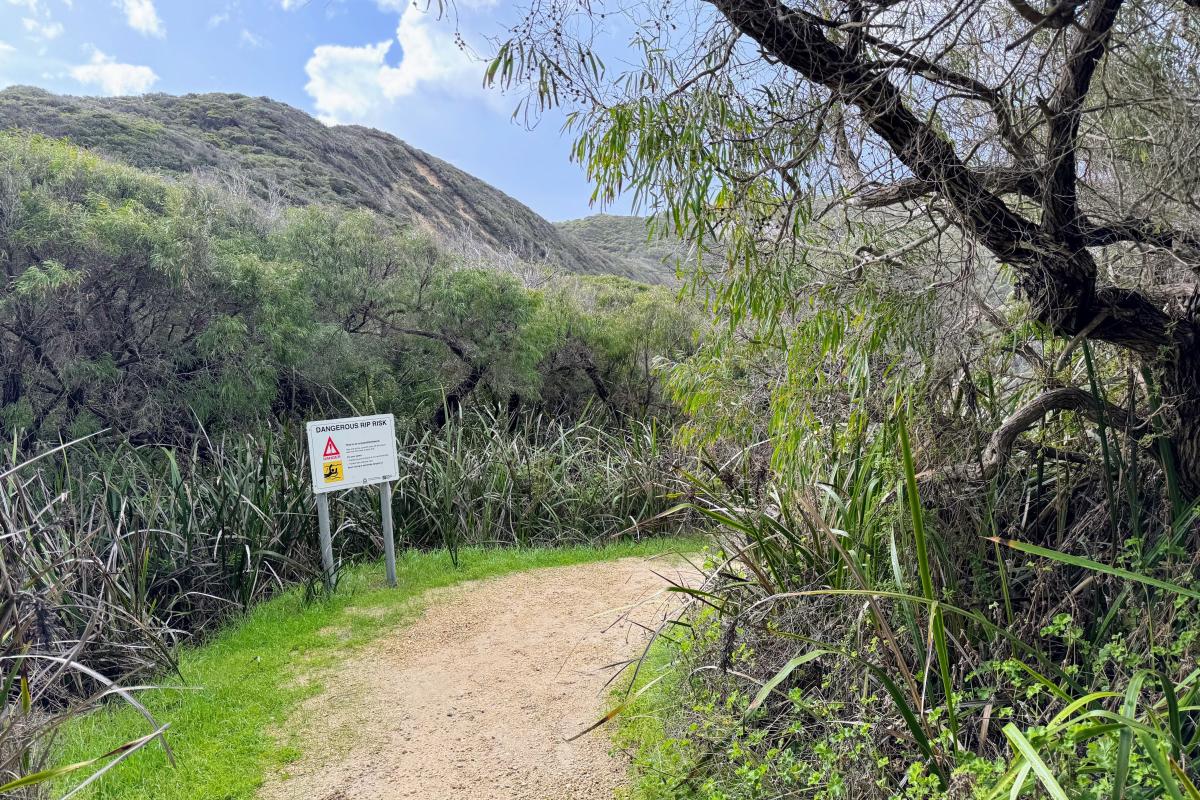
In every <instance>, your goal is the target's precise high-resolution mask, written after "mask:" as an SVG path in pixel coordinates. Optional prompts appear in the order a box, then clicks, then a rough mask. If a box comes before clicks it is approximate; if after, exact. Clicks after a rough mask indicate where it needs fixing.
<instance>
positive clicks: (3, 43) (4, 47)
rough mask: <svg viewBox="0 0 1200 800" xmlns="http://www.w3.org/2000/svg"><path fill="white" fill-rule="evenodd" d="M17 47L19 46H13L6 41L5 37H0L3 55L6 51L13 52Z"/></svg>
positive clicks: (0, 52) (0, 53)
mask: <svg viewBox="0 0 1200 800" xmlns="http://www.w3.org/2000/svg"><path fill="white" fill-rule="evenodd" d="M16 49H17V48H15V47H13V46H12V45H11V44H9V43H8V42H6V41H4V40H3V39H0V55H3V54H4V53H11V52H13V51H14V50H16Z"/></svg>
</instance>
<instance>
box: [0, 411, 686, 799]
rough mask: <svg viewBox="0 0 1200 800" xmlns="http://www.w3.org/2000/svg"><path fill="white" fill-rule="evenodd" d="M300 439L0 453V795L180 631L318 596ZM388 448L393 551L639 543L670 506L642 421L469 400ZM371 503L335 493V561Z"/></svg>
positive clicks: (354, 545) (190, 633)
mask: <svg viewBox="0 0 1200 800" xmlns="http://www.w3.org/2000/svg"><path fill="white" fill-rule="evenodd" d="M302 437H303V431H302V430H300V429H295V428H290V427H281V428H276V429H271V430H266V431H263V432H261V433H259V434H256V435H253V436H228V437H224V438H221V439H217V440H209V439H200V440H198V441H197V442H196V443H195V444H194V445H193V446H192V448H191V449H189V450H187V451H180V450H175V449H171V448H163V447H133V446H130V445H128V444H125V443H121V442H115V443H110V442H106V441H105V440H104V439H103V437H95V438H92V439H90V440H88V441H85V442H78V443H75V444H73V445H72V446H69V447H63V448H59V449H57V450H55V451H54V452H50V453H48V454H47V455H46V456H45V457H41V458H39V459H37V460H36V461H34V462H25V463H18V462H17V461H16V458H15V455H14V453H15V450H14V451H12V452H10V454H9V457H8V460H7V463H3V462H0V529H2V531H3V534H2V536H3V538H2V539H0V581H2V582H3V589H4V594H3V598H4V599H3V605H0V684H2V688H3V690H4V697H5V705H4V709H3V712H0V787H4V785H5V783H6V782H8V781H12V780H22V779H23V780H32V779H31V778H30V776H34V777H35V778H36V777H37V773H38V772H39V770H40V769H41V768H42V767H43V766H44V764H45V759H46V757H47V754H48V753H50V752H51V751H52V750H53V736H54V730H55V729H56V727H57V725H58V724H59V723H61V721H62V720H63V719H66V718H69V717H70V716H71V715H74V714H78V713H82V712H84V711H86V710H87V709H88V708H90V707H92V706H94V705H95V703H97V702H100V701H102V700H104V699H105V698H107V697H109V696H111V695H113V694H114V693H119V695H120V696H121V697H123V698H124V700H125V701H126V702H133V703H136V697H135V696H134V694H132V693H130V692H125V690H118V689H117V686H118V685H119V684H125V685H130V684H131V683H136V682H137V681H140V680H143V679H144V678H145V676H149V675H153V674H155V673H158V672H161V671H163V670H169V669H171V668H172V667H173V666H174V661H173V659H174V645H176V644H177V643H178V642H180V641H181V640H182V639H184V638H194V637H196V636H203V635H204V634H205V633H206V632H207V631H209V630H211V629H212V628H213V626H214V625H216V624H218V623H219V622H220V621H222V620H223V619H225V618H227V617H228V615H230V614H233V613H238V612H239V611H241V610H244V609H246V608H248V607H249V606H251V605H252V604H254V603H255V602H257V601H259V600H261V599H263V598H264V597H266V596H268V595H270V594H271V593H272V592H274V591H276V590H278V589H279V588H281V587H283V586H285V585H289V584H294V583H305V584H307V585H308V586H309V588H310V591H312V592H317V591H319V590H320V585H321V584H320V581H319V580H318V574H319V573H318V570H319V564H320V560H319V557H318V555H317V554H318V550H317V533H316V517H315V509H314V505H313V497H312V493H311V490H310V488H309V485H308V471H307V468H306V464H305V461H304V459H305V455H304V452H305V450H304V443H303V440H302ZM399 445H400V453H401V454H402V456H401V461H402V463H401V475H400V478H399V480H398V482H397V486H396V491H395V492H394V493H393V502H394V506H393V513H394V517H395V520H396V530H397V535H398V538H399V539H400V541H399V545H400V546H401V547H404V546H409V547H446V548H448V549H449V550H450V552H451V554H452V555H453V556H455V557H456V556H457V551H458V548H459V547H460V546H461V545H466V544H469V545H481V544H486V545H503V546H529V545H535V544H538V545H542V544H545V545H551V544H560V543H571V544H579V543H586V542H594V541H597V540H599V539H602V538H607V537H614V536H615V535H617V534H619V533H621V532H626V534H627V535H632V536H641V535H646V534H648V533H652V532H653V530H651V529H648V528H645V527H644V526H643V525H642V524H641V523H642V521H643V520H646V519H650V518H652V517H654V516H655V515H656V514H658V512H660V511H662V510H663V509H664V508H666V507H667V505H668V504H669V503H670V502H671V499H670V497H669V495H670V493H671V491H672V489H671V487H670V486H669V485H667V483H666V482H664V480H663V477H664V476H669V475H671V474H672V472H673V471H674V468H675V466H676V463H675V459H676V456H675V455H673V453H672V451H671V449H670V448H669V447H667V446H666V444H665V443H664V442H663V441H662V440H661V439H660V436H659V433H658V430H657V428H656V427H655V425H654V424H653V423H649V422H647V423H634V422H631V423H629V424H628V425H627V426H626V427H623V428H613V427H605V426H602V425H600V424H597V423H593V422H591V421H578V422H573V423H559V422H555V421H550V420H545V419H541V418H536V417H525V418H520V419H509V418H507V417H503V416H498V415H492V414H489V413H487V412H471V413H464V414H462V415H460V417H459V419H457V420H455V421H454V423H453V424H451V425H448V426H446V427H445V428H444V429H442V430H441V431H438V432H411V431H410V432H406V433H402V434H401V441H400V442H399ZM378 502H379V501H378V494H377V493H374V492H371V491H365V490H359V491H349V492H344V493H339V494H338V495H337V497H336V498H335V500H334V502H333V503H332V522H333V528H334V542H335V553H336V555H337V558H338V561H339V563H346V562H348V561H352V560H355V559H361V558H374V557H377V554H379V553H381V552H382V542H381V541H380V538H379V537H380V533H379V507H378ZM671 525H672V530H677V529H678V524H676V523H674V522H672V523H671ZM163 724H166V723H159V721H157V720H153V721H149V722H148V725H149V726H151V727H150V729H151V730H155V729H157V728H159V727H161V726H162V725H163ZM154 741H155V740H154V739H153V738H152V737H151V738H147V739H145V740H140V741H138V742H132V743H130V744H129V745H128V748H127V751H131V750H132V749H135V748H137V747H142V746H147V745H149V744H152V743H153V742H154ZM97 755H98V756H99V755H103V754H97ZM120 756H121V754H119V753H118V754H115V755H113V756H110V757H111V758H117V757H120ZM42 777H48V776H42ZM39 780H40V779H39ZM37 782H38V781H32V782H31V783H29V784H28V786H29V787H35V784H36V783H37ZM8 788H10V789H11V790H12V791H25V790H23V789H21V787H18V786H10V787H8ZM27 791H29V792H35V788H29V789H27ZM15 796H16V795H15ZM30 796H36V794H31V795H30Z"/></svg>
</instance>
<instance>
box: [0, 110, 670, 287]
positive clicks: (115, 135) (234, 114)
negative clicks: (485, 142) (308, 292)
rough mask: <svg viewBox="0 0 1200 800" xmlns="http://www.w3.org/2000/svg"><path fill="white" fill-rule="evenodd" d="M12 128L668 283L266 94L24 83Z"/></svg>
mask: <svg viewBox="0 0 1200 800" xmlns="http://www.w3.org/2000/svg"><path fill="white" fill-rule="evenodd" d="M10 128H21V129H25V130H30V131H35V132H38V133H43V134H46V135H48V136H54V137H64V136H65V137H68V138H69V139H70V140H71V141H73V142H74V143H75V144H78V145H81V146H84V147H87V148H89V149H92V150H94V151H96V152H98V153H101V154H103V155H105V156H107V157H109V158H112V159H114V160H118V161H123V162H125V163H127V164H130V165H132V166H135V167H138V168H140V169H145V170H152V171H159V172H165V173H175V174H191V173H196V172H200V173H209V174H217V175H228V176H233V177H234V178H235V179H237V180H245V181H246V182H247V184H248V188H249V189H250V190H251V191H252V192H254V193H255V194H257V195H259V196H260V197H262V198H263V199H269V198H272V197H275V198H277V199H280V200H282V201H283V202H285V203H287V204H289V205H305V204H309V203H335V204H339V205H343V206H351V207H357V206H365V207H367V208H371V209H374V210H376V211H378V212H381V213H384V214H389V215H396V216H403V217H406V218H410V219H413V220H415V221H419V222H422V223H424V224H425V225H427V226H429V227H430V228H432V229H433V230H435V231H438V232H439V233H442V234H446V235H458V234H461V233H466V234H468V235H470V236H472V237H474V238H475V239H477V240H478V241H480V242H482V243H484V244H486V245H488V246H490V247H492V248H495V249H497V250H499V251H511V252H514V253H516V254H517V255H519V256H520V257H522V258H525V259H529V260H532V261H546V262H549V263H550V264H552V265H553V266H555V267H558V268H560V269H563V270H566V271H569V272H578V273H587V274H605V273H612V274H619V275H626V276H627V277H640V278H641V279H642V280H646V281H652V282H658V280H660V279H657V278H655V276H654V275H653V274H652V273H648V272H646V273H644V274H641V275H640V276H639V275H635V274H633V273H634V272H636V271H637V270H633V269H632V268H631V267H630V266H629V265H630V263H633V262H630V261H629V260H628V259H626V260H622V259H619V258H615V257H614V256H612V255H609V253H608V252H606V251H605V250H602V249H595V248H592V247H590V246H589V245H588V244H587V243H586V242H585V241H582V240H580V239H577V238H576V237H573V236H570V235H565V234H563V233H562V232H560V231H559V229H558V228H556V227H555V226H554V225H552V224H551V223H550V222H548V221H547V220H545V219H543V218H542V217H540V216H538V215H537V214H536V213H534V211H532V210H531V209H529V208H527V207H526V206H524V205H522V204H521V203H519V202H517V201H516V200H514V199H513V198H511V197H509V196H508V195H506V194H504V193H503V192H501V191H500V190H499V189H496V188H495V187H494V186H491V185H489V184H487V183H485V182H483V181H481V180H479V179H478V178H475V177H474V176H472V175H468V174H467V173H465V172H463V171H462V170H460V169H457V168H456V167H454V166H452V165H450V164H448V163H446V162H445V161H442V160H441V159H438V158H435V157H433V156H431V155H429V154H428V153H425V152H423V151H421V150H418V149H417V148H415V147H411V146H410V145H408V144H406V143H404V142H403V141H401V140H400V139H397V138H396V137H394V136H392V135H390V134H387V133H384V132H382V131H378V130H374V129H371V128H364V127H361V126H356V125H339V126H333V127H328V126H326V125H323V124H322V123H321V122H319V121H318V120H316V119H314V118H313V117H311V116H309V115H308V114H306V113H304V112H303V111H300V110H298V109H295V108H292V107H291V106H288V105H286V104H284V103H279V102H276V101H274V100H270V99H268V98H264V97H258V98H254V97H246V96H244V95H236V94H192V95H184V96H182V97H174V96H170V95H164V94H152V95H145V96H141V97H113V98H94V97H69V96H61V95H55V94H51V93H49V92H46V91H44V90H41V89H36V88H31V87H26V86H18V87H12V88H9V89H6V90H4V91H0V129H10ZM644 238H645V237H644V235H643V236H642V239H643V240H644Z"/></svg>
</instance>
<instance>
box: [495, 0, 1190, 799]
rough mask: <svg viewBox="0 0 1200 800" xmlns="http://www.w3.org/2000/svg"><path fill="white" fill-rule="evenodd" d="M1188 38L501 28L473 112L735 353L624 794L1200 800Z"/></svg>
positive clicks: (691, 15) (1142, 19)
mask: <svg viewBox="0 0 1200 800" xmlns="http://www.w3.org/2000/svg"><path fill="white" fill-rule="evenodd" d="M1040 6H1041V7H1045V8H1046V9H1047V10H1045V11H1042V10H1039V7H1040ZM1194 6H1195V3H1141V2H1129V1H1127V2H1121V1H1120V0H1088V1H1087V2H1068V3H1055V4H1028V3H1018V2H1012V3H1009V2H976V3H968V4H955V3H940V2H933V3H929V2H879V3H875V2H854V1H851V2H795V3H788V4H786V5H785V4H780V3H775V2H771V0H713V2H712V3H710V4H690V3H685V4H682V5H681V4H679V3H673V2H662V3H650V4H646V5H642V6H637V7H635V8H630V7H627V6H621V5H620V4H612V3H593V4H589V5H587V6H586V7H581V6H575V5H571V4H540V5H535V6H533V7H532V8H531V9H530V10H529V11H528V13H526V14H525V16H523V17H522V18H521V19H519V20H514V24H513V27H512V29H511V35H510V39H509V40H508V41H507V42H506V43H504V44H503V45H502V46H501V48H500V50H499V54H498V56H497V58H496V60H495V61H494V62H493V63H492V64H491V66H490V68H489V70H488V75H489V78H490V79H491V80H493V81H494V82H496V83H498V84H500V85H502V86H507V87H515V86H520V85H525V86H527V87H528V89H529V95H528V101H527V103H528V105H527V110H529V111H530V112H531V113H536V112H537V110H538V109H539V108H545V107H549V106H555V105H559V104H562V105H567V106H569V107H570V114H571V117H570V119H571V125H572V126H573V130H574V131H575V133H576V135H577V137H578V140H577V144H576V153H577V154H578V155H579V156H580V157H581V159H582V160H583V161H584V162H585V164H586V165H587V167H588V169H589V170H590V174H591V175H592V176H593V177H594V178H595V180H596V182H597V184H598V187H597V193H598V194H599V196H602V197H607V196H612V195H615V194H617V193H618V192H626V193H632V194H633V195H635V196H636V197H637V198H639V199H640V200H641V201H642V203H643V206H644V208H645V209H646V210H647V211H649V212H651V213H653V214H654V218H655V219H656V220H657V221H658V224H659V225H660V226H661V227H662V228H663V229H664V232H665V233H668V234H670V235H671V236H674V237H677V238H680V239H682V240H683V241H685V242H687V243H688V245H689V246H691V247H693V248H695V249H697V250H699V251H700V252H705V253H708V254H710V255H711V256H712V257H713V258H714V260H713V261H711V262H710V261H708V260H699V261H697V262H696V263H697V267H696V268H694V269H692V270H691V276H690V277H691V281H690V287H691V288H692V290H693V291H694V292H695V293H696V294H701V295H703V296H706V297H708V298H709V299H710V300H711V304H712V308H713V311H714V313H715V314H716V316H717V317H718V318H719V319H720V320H722V321H723V322H724V323H725V324H724V325H723V326H722V330H723V333H721V334H719V335H715V336H713V337H710V338H709V339H708V340H707V341H706V342H705V344H704V346H703V347H702V348H701V350H700V352H699V353H698V354H696V356H694V357H693V358H691V359H688V360H686V361H685V362H683V363H681V364H679V365H677V366H676V368H675V369H674V370H673V371H672V376H671V381H672V388H673V389H674V391H675V396H676V397H677V399H678V400H680V401H681V403H682V405H683V408H684V409H685V411H686V412H687V420H686V422H685V425H684V429H683V431H682V436H683V437H684V439H685V441H688V442H691V443H693V444H696V445H703V446H706V447H708V448H709V449H710V452H711V453H712V454H713V457H712V458H711V459H710V466H711V473H712V476H713V477H714V478H715V480H713V481H712V482H711V484H708V482H707V481H706V482H705V483H706V485H705V486H704V487H703V490H702V491H701V492H700V496H699V499H698V502H697V505H698V506H699V507H700V508H701V509H702V510H703V511H704V512H705V513H706V514H707V515H708V516H709V517H710V518H711V519H712V520H713V521H714V522H715V523H717V524H718V525H719V526H720V528H721V530H722V531H723V534H722V535H721V536H720V537H719V540H720V544H719V546H718V547H717V548H716V549H715V550H714V551H713V553H712V558H711V563H710V574H709V577H708V580H707V582H706V583H705V585H704V586H703V587H701V588H699V589H697V590H695V591H694V592H691V594H692V595H693V597H694V598H695V608H696V610H695V611H694V613H692V614H691V615H689V616H687V617H685V618H684V619H683V620H682V621H681V622H682V623H683V625H684V626H686V628H685V627H680V626H676V627H674V628H673V629H672V632H671V636H670V638H671V639H672V640H674V641H673V643H671V644H670V645H669V647H670V648H672V649H671V650H670V651H669V652H668V653H667V654H666V655H664V653H663V651H662V650H661V649H659V650H656V651H654V653H652V656H653V657H652V658H650V659H648V660H647V661H646V662H645V663H644V664H643V666H644V667H645V669H644V670H641V671H639V673H638V677H637V679H636V680H635V682H634V685H635V687H640V688H638V689H637V691H641V692H643V693H642V694H641V696H640V698H638V701H637V703H636V704H635V706H634V717H633V718H632V720H631V721H630V722H629V723H628V724H627V730H626V733H627V741H630V742H631V743H633V744H634V745H635V746H636V747H637V751H638V752H637V756H638V762H639V771H640V783H639V787H638V791H639V792H640V794H639V796H641V797H653V798H685V797H687V798H693V797H694V798H706V800H717V798H720V799H721V800H729V799H731V798H739V799H746V800H748V799H749V798H780V797H813V798H869V797H879V798H884V797H887V798H897V797H898V798H966V797H978V798H1000V797H1009V798H1017V797H1049V798H1054V799H1055V800H1066V799H1067V798H1111V799H1112V800H1119V798H1123V797H1124V798H1151V797H1154V798H1157V797H1170V798H1179V799H1180V800H1181V799H1182V798H1185V797H1187V798H1194V797H1198V796H1200V791H1198V790H1197V786H1196V785H1197V783H1198V782H1200V772H1198V771H1197V768H1196V763H1197V761H1196V758H1197V755H1200V727H1198V723H1200V670H1198V669H1197V667H1198V658H1200V648H1198V646H1197V639H1198V636H1200V606H1198V602H1197V601H1198V599H1200V594H1198V593H1197V592H1196V590H1195V589H1194V588H1193V586H1194V582H1195V578H1196V570H1197V568H1198V566H1200V563H1198V562H1197V559H1196V557H1195V553H1196V545H1197V541H1198V539H1197V536H1198V534H1200V525H1198V524H1197V520H1196V514H1195V509H1196V501H1197V497H1198V496H1200V481H1198V476H1200V451H1198V449H1197V442H1198V438H1197V434H1198V432H1200V404H1198V402H1197V399H1198V398H1200V369H1198V368H1197V364H1198V363H1200V362H1198V360H1197V359H1198V358H1200V350H1198V349H1197V347H1196V342H1197V339H1198V337H1200V322H1198V318H1197V310H1196V304H1195V302H1194V298H1195V297H1196V296H1197V292H1198V290H1197V286H1196V280H1195V275H1196V272H1197V269H1198V263H1200V262H1198V260H1197V249H1196V243H1197V242H1198V241H1200V237H1198V236H1197V230H1198V229H1200V221H1198V217H1197V214H1196V208H1197V206H1196V202H1195V185H1196V183H1195V177H1194V176H1195V170H1196V166H1197V163H1198V162H1197V160H1196V158H1195V152H1196V150H1195V148H1196V137H1195V131H1196V130H1197V128H1196V109H1197V106H1196V103H1195V98H1196V96H1197V94H1198V91H1200V81H1198V76H1197V73H1196V70H1195V64H1196V63H1197V55H1198V54H1200V38H1198V36H1197V30H1198V29H1197V21H1198V20H1200V17H1197V16H1196V10H1195V8H1194ZM625 26H627V27H625ZM626 30H632V31H634V33H633V34H632V36H633V40H634V42H633V43H634V46H633V48H632V54H626V56H627V57H623V58H622V59H621V60H620V62H619V63H620V66H618V67H616V68H615V69H614V68H613V63H612V62H610V64H609V65H608V67H607V68H606V66H605V63H604V57H605V55H606V53H605V52H604V50H603V47H601V46H600V45H597V44H596V43H602V42H605V41H608V39H607V38H606V37H611V36H613V35H622V33H623V32H624V31H626ZM593 45H596V47H598V48H599V49H593ZM659 647H660V648H662V647H668V644H667V642H666V639H665V638H664V639H661V640H660V645H659ZM656 669H662V670H667V671H664V672H657V673H656V672H655V670H656Z"/></svg>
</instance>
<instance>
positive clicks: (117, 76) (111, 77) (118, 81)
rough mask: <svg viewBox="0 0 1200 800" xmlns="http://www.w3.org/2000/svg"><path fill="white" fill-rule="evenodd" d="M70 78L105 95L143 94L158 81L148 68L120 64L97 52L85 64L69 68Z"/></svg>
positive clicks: (156, 76)
mask: <svg viewBox="0 0 1200 800" xmlns="http://www.w3.org/2000/svg"><path fill="white" fill-rule="evenodd" d="M70 74H71V77H72V78H74V79H75V80H77V81H79V82H80V83H82V84H84V85H85V86H93V87H95V88H97V89H99V90H100V93H101V94H106V95H127V94H143V93H145V92H146V91H147V90H149V89H150V87H151V86H153V85H154V84H155V82H156V81H157V80H158V75H156V74H155V73H154V70H152V69H150V68H149V67H144V66H139V65H136V64H120V63H118V62H117V61H116V60H115V59H113V57H112V56H109V55H105V54H104V53H102V52H100V51H99V50H95V51H93V53H92V58H91V60H90V61H88V63H86V64H78V65H76V66H74V67H71V73H70Z"/></svg>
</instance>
